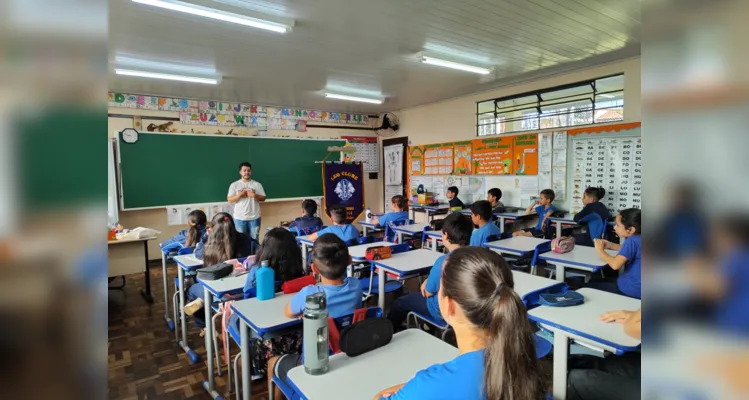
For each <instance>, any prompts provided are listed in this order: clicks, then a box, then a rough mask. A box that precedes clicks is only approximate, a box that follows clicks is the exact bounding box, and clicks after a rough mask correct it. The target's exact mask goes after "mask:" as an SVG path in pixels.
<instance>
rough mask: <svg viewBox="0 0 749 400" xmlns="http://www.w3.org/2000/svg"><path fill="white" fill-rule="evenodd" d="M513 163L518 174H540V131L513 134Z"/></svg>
mask: <svg viewBox="0 0 749 400" xmlns="http://www.w3.org/2000/svg"><path fill="white" fill-rule="evenodd" d="M512 138H513V145H512V149H513V157H512V158H513V165H514V171H515V174H516V175H538V133H529V134H527V135H517V136H513V137H512Z"/></svg>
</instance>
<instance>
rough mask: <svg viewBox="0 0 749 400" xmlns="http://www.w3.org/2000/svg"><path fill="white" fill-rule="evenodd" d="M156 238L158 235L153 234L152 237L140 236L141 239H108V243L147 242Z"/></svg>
mask: <svg viewBox="0 0 749 400" xmlns="http://www.w3.org/2000/svg"><path fill="white" fill-rule="evenodd" d="M154 239H156V236H151V237H147V238H140V239H130V238H127V239H115V240H107V245H110V244H122V243H133V242H147V241H149V240H154Z"/></svg>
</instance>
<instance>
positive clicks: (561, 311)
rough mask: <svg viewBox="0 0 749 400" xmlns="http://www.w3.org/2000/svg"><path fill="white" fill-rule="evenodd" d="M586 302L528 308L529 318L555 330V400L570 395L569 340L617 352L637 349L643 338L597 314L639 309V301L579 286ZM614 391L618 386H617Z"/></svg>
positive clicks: (560, 399)
mask: <svg viewBox="0 0 749 400" xmlns="http://www.w3.org/2000/svg"><path fill="white" fill-rule="evenodd" d="M578 293H580V294H582V295H583V296H585V303H583V304H581V305H578V306H574V307H547V306H541V307H537V308H534V309H533V310H530V311H528V317H529V318H530V319H531V320H533V321H536V322H538V323H540V324H541V325H542V326H544V327H545V328H547V329H549V330H551V331H552V332H554V379H553V382H554V385H553V391H552V392H553V394H554V399H555V400H565V398H566V397H567V357H568V355H569V340H570V339H572V340H575V341H576V342H578V343H581V344H583V345H586V346H591V347H594V348H597V349H600V350H605V351H609V352H612V353H615V354H618V355H621V354H622V353H624V352H628V351H636V350H638V348H639V347H640V340H639V339H634V338H632V337H629V336H627V334H626V333H624V330H623V329H622V324H621V323H616V322H609V323H606V322H603V321H600V320H599V319H598V317H599V316H600V315H601V314H603V313H605V312H607V311H615V310H628V311H636V310H637V309H638V308H640V300H638V299H632V298H629V297H626V296H621V295H618V294H613V293H607V292H603V291H600V290H595V289H586V288H583V289H580V290H578ZM614 390H615V388H614Z"/></svg>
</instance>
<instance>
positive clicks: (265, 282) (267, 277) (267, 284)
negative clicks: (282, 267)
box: [255, 260, 276, 300]
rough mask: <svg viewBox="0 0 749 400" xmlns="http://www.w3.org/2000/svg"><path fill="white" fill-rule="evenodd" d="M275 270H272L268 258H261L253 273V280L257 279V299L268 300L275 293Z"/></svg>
mask: <svg viewBox="0 0 749 400" xmlns="http://www.w3.org/2000/svg"><path fill="white" fill-rule="evenodd" d="M275 275H276V272H275V271H273V268H271V267H270V266H269V265H268V260H263V262H262V263H260V268H258V270H257V273H256V274H255V280H256V281H257V299H258V300H270V299H272V298H273V297H275V295H276V287H275V286H276V277H275Z"/></svg>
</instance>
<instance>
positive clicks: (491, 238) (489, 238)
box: [481, 235, 499, 244]
mask: <svg viewBox="0 0 749 400" xmlns="http://www.w3.org/2000/svg"><path fill="white" fill-rule="evenodd" d="M497 240H499V236H497V235H489V236H487V237H486V241H484V243H489V242H496V241H497ZM484 243H481V244H484Z"/></svg>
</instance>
